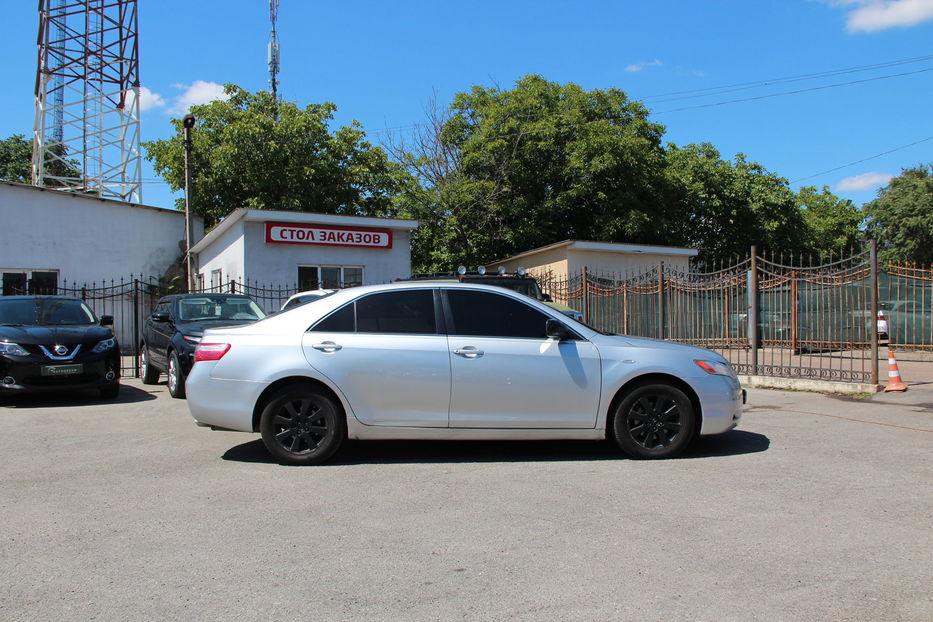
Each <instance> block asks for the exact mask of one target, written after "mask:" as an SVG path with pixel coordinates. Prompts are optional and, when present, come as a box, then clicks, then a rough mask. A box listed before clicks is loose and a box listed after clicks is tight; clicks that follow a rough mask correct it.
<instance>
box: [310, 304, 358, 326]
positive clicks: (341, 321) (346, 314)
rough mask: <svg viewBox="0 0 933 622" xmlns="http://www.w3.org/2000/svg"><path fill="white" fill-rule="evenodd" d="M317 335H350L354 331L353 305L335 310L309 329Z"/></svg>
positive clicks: (354, 316) (354, 315)
mask: <svg viewBox="0 0 933 622" xmlns="http://www.w3.org/2000/svg"><path fill="white" fill-rule="evenodd" d="M311 330H312V331H315V332H319V333H352V332H354V331H355V330H356V313H355V312H354V307H353V303H352V302H351V303H350V304H348V305H346V306H344V307H342V308H340V309H337V310H336V311H334V312H333V313H331V314H330V315H328V316H327V317H325V318H324V319H323V320H321V321H320V322H318V323H317V324H315V325H314V326H312V327H311Z"/></svg>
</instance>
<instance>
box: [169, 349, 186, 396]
mask: <svg viewBox="0 0 933 622" xmlns="http://www.w3.org/2000/svg"><path fill="white" fill-rule="evenodd" d="M165 374H166V375H167V376H168V393H169V395H171V396H172V397H174V398H178V399H181V398H183V397H185V377H184V375H183V374H182V373H181V361H179V360H178V353H176V352H172V353H171V354H169V357H168V371H167V372H165Z"/></svg>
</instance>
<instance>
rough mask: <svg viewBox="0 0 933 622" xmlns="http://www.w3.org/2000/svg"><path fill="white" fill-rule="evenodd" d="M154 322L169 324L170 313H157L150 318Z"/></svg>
mask: <svg viewBox="0 0 933 622" xmlns="http://www.w3.org/2000/svg"><path fill="white" fill-rule="evenodd" d="M149 317H150V318H151V319H152V321H153V322H168V313H166V312H165V311H156V312H155V313H153V314H152V315H150V316H149Z"/></svg>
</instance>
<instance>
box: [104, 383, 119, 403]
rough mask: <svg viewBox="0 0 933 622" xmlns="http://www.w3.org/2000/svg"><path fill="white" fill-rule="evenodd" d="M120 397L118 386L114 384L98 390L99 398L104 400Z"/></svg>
mask: <svg viewBox="0 0 933 622" xmlns="http://www.w3.org/2000/svg"><path fill="white" fill-rule="evenodd" d="M118 395H120V384H119V383H114V384H113V385H111V386H109V387H102V388H101V389H100V396H101V397H102V398H103V399H105V400H112V399H114V398H116V397H117V396H118Z"/></svg>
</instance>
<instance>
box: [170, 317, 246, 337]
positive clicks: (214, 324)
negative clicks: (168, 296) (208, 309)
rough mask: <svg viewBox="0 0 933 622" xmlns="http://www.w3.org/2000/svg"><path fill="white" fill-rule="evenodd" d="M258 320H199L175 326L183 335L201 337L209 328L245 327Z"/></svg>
mask: <svg viewBox="0 0 933 622" xmlns="http://www.w3.org/2000/svg"><path fill="white" fill-rule="evenodd" d="M254 322H256V320H199V321H196V322H184V323H178V324H176V325H175V326H176V327H177V328H178V332H180V333H181V334H182V335H189V336H191V337H201V336H202V335H204V331H205V330H207V329H208V328H229V327H231V326H245V325H246V324H252V323H254Z"/></svg>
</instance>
